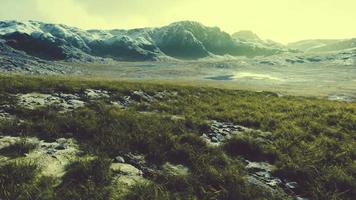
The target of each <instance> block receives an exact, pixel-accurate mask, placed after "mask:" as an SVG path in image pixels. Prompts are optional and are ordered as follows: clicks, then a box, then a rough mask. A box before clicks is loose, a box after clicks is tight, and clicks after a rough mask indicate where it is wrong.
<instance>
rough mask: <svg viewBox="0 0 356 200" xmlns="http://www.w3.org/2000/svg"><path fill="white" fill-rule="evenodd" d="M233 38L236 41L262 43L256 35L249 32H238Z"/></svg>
mask: <svg viewBox="0 0 356 200" xmlns="http://www.w3.org/2000/svg"><path fill="white" fill-rule="evenodd" d="M232 37H233V38H235V39H240V40H245V41H251V42H252V41H255V42H262V40H261V38H260V37H258V35H257V34H256V33H254V32H252V31H248V30H245V31H239V32H236V33H234V34H232Z"/></svg>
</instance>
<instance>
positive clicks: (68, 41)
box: [0, 21, 284, 62]
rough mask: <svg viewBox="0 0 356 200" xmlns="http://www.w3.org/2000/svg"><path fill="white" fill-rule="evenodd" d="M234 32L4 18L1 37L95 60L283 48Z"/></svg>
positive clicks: (60, 56)
mask: <svg viewBox="0 0 356 200" xmlns="http://www.w3.org/2000/svg"><path fill="white" fill-rule="evenodd" d="M247 35H248V34H247ZM235 36H236V35H235ZM235 36H234V37H232V36H230V35H229V34H228V33H226V32H223V31H221V30H220V29H219V28H217V27H207V26H204V25H202V24H200V23H198V22H192V21H182V22H176V23H172V24H170V25H168V26H164V27H160V28H139V29H131V30H120V29H115V30H82V29H79V28H75V27H70V26H66V25H61V24H46V23H42V22H38V21H26V22H18V21H1V22H0V39H2V40H3V44H4V45H7V46H9V47H11V48H13V49H16V50H20V51H23V52H25V53H26V54H28V55H30V56H34V57H37V58H41V59H44V60H79V61H89V62H91V61H95V60H100V59H106V58H111V59H114V60H129V61H144V60H161V59H171V58H175V59H198V58H204V57H207V56H214V55H232V56H249V57H253V56H261V55H262V56H265V55H275V54H278V53H281V52H283V51H284V50H283V49H282V48H280V47H277V46H276V45H275V44H274V43H273V44H272V43H270V44H269V43H268V42H264V43H263V44H260V43H258V42H257V43H254V42H250V41H243V40H237V39H236V37H235ZM256 37H257V36H256ZM257 38H258V37H257ZM257 38H256V40H257Z"/></svg>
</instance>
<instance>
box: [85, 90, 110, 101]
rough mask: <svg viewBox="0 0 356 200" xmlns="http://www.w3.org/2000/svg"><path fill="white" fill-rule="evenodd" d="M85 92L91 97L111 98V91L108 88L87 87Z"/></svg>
mask: <svg viewBox="0 0 356 200" xmlns="http://www.w3.org/2000/svg"><path fill="white" fill-rule="evenodd" d="M84 93H85V95H86V96H87V97H88V98H89V99H100V98H110V95H109V92H108V91H106V90H94V89H86V90H85V92H84Z"/></svg>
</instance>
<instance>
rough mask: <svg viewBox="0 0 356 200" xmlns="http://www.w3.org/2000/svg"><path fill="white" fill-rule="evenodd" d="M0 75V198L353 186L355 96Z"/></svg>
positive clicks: (269, 193)
mask: <svg viewBox="0 0 356 200" xmlns="http://www.w3.org/2000/svg"><path fill="white" fill-rule="evenodd" d="M0 83H1V84H0V161H1V162H0V199H45V200H46V199H48V200H50V199H56V200H57V199H58V200H61V199H63V200H66V199H112V200H122V199H125V200H130V199H152V200H156V199H220V200H225V199H226V200H229V199H246V200H253V199H273V200H289V199H290V200H292V199H300V200H302V199H304V200H305V199H333V198H334V199H350V200H351V199H353V197H354V196H355V190H353V188H355V176H354V173H355V165H354V162H353V159H354V156H355V155H354V152H355V151H354V150H355V130H356V127H355V124H356V116H355V112H354V111H355V109H356V107H355V106H356V104H355V103H345V102H336V101H328V100H321V99H315V98H303V97H291V96H284V97H280V96H278V95H277V94H275V93H271V92H248V91H239V90H223V89H213V88H204V87H191V86H185V87H183V86H175V85H157V84H149V83H133V82H131V83H128V82H113V81H102V80H101V81H100V80H95V81H93V80H90V81H88V80H84V79H69V78H51V77H46V78H43V77H42V78H39V77H31V76H8V75H1V76H0ZM232 99H233V101H232Z"/></svg>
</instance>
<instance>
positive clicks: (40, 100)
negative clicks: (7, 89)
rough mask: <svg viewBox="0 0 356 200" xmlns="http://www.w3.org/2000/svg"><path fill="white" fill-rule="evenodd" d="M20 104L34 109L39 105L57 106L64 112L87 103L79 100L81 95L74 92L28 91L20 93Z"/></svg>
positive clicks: (18, 96)
mask: <svg viewBox="0 0 356 200" xmlns="http://www.w3.org/2000/svg"><path fill="white" fill-rule="evenodd" d="M17 98H18V105H20V106H23V107H26V108H28V109H31V110H34V109H37V108H39V107H45V106H52V105H54V106H57V107H59V108H61V109H62V111H63V112H66V111H70V110H73V109H76V108H79V107H83V106H84V105H85V103H84V102H83V101H81V100H79V97H77V96H75V95H72V94H62V93H61V94H57V96H54V95H51V94H42V93H27V94H18V95H17Z"/></svg>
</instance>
